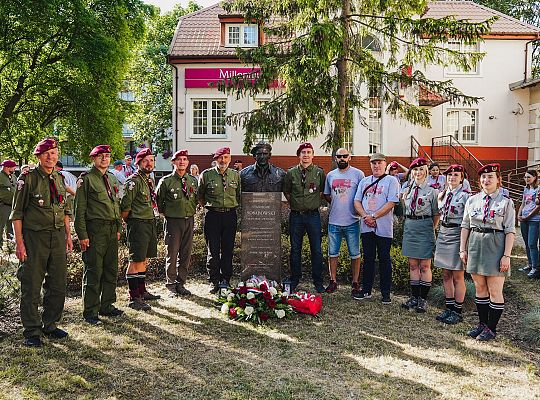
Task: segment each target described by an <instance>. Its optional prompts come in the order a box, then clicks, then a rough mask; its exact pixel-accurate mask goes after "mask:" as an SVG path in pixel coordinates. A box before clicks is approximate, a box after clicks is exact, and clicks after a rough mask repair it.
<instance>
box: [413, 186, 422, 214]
mask: <svg viewBox="0 0 540 400" xmlns="http://www.w3.org/2000/svg"><path fill="white" fill-rule="evenodd" d="M419 189H420V187H419V186H418V185H417V184H416V183H415V187H414V191H413V195H412V200H411V211H412V214H416V200H418V190H419Z"/></svg>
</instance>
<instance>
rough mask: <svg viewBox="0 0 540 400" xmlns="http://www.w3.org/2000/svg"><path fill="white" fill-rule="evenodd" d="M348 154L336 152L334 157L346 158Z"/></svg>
mask: <svg viewBox="0 0 540 400" xmlns="http://www.w3.org/2000/svg"><path fill="white" fill-rule="evenodd" d="M347 157H349V154H336V158H347Z"/></svg>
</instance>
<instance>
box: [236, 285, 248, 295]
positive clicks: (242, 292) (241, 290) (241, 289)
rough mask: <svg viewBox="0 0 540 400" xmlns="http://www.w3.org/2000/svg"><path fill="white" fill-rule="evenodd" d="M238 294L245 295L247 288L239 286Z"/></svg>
mask: <svg viewBox="0 0 540 400" xmlns="http://www.w3.org/2000/svg"><path fill="white" fill-rule="evenodd" d="M238 293H240V294H246V293H247V287H246V286H240V288H239V289H238Z"/></svg>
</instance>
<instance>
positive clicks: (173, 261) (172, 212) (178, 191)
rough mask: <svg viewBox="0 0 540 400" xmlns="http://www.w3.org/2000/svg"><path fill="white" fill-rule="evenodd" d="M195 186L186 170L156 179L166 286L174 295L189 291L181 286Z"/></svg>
mask: <svg viewBox="0 0 540 400" xmlns="http://www.w3.org/2000/svg"><path fill="white" fill-rule="evenodd" d="M187 155H188V152H187V150H180V151H177V152H176V153H175V154H174V156H173V158H172V160H173V161H174V160H176V158H177V157H180V156H185V157H187ZM197 186H198V184H197V180H196V179H195V177H193V176H191V175H190V174H188V173H187V172H185V173H184V175H183V176H180V175H179V174H178V173H177V172H176V171H173V172H172V173H171V174H169V175H166V176H164V177H163V178H162V179H161V180H160V181H159V184H158V186H157V190H156V192H157V206H158V209H159V212H160V213H161V214H163V215H165V223H164V227H163V230H164V232H165V245H166V247H167V258H166V260H165V263H166V266H165V272H166V283H165V286H166V287H167V289H168V290H169V291H170V292H171V293H172V294H173V295H174V294H181V295H189V294H191V293H190V292H189V290H187V289H186V288H185V287H184V285H185V283H186V279H187V273H188V268H189V261H190V258H191V248H192V246H193V227H194V218H193V216H194V215H195V211H196V209H197Z"/></svg>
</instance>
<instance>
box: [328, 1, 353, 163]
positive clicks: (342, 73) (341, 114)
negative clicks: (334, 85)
mask: <svg viewBox="0 0 540 400" xmlns="http://www.w3.org/2000/svg"><path fill="white" fill-rule="evenodd" d="M350 14H351V0H343V5H342V9H341V29H342V30H343V47H342V50H341V57H340V58H339V60H338V61H337V72H338V116H337V120H336V122H335V128H334V138H333V143H332V148H333V149H334V151H333V153H334V154H335V150H336V149H337V148H338V147H341V146H343V138H344V137H345V130H346V129H347V125H348V124H347V112H348V108H347V98H348V91H349V74H348V68H347V64H348V58H349V52H350V50H349V48H350V26H349V25H350V23H349V16H350Z"/></svg>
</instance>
